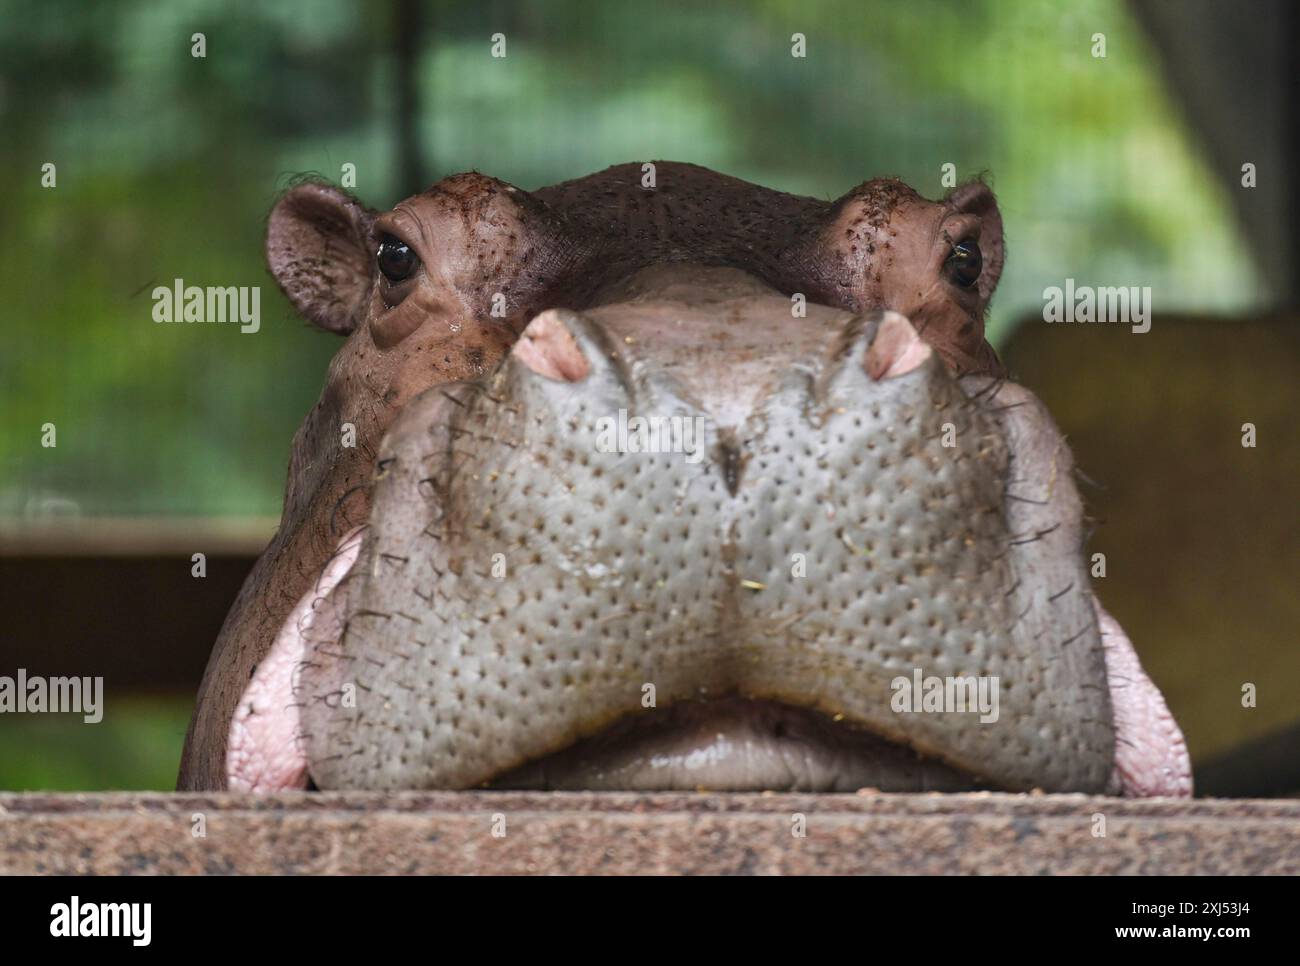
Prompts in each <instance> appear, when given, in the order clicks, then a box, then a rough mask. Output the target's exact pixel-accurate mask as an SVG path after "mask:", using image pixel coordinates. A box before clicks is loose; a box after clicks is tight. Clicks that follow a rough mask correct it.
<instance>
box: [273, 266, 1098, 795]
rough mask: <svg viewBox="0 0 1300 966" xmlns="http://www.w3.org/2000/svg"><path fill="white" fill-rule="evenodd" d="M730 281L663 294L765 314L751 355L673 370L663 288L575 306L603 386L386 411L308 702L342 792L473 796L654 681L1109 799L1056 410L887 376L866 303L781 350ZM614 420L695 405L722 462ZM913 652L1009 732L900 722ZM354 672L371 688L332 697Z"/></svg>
mask: <svg viewBox="0 0 1300 966" xmlns="http://www.w3.org/2000/svg"><path fill="white" fill-rule="evenodd" d="M728 271H729V270H699V271H698V272H695V273H689V272H688V273H680V272H672V273H669V272H664V273H661V274H663V275H667V276H669V277H670V278H672V279H673V280H674V283H675V284H676V285H677V286H678V287H679V292H682V293H686V292H689V291H690V284H691V283H690V281H689V279H691V278H695V281H696V283H697V284H698V285H699V287H700V288H701V289H708V290H709V291H711V292H713V293H720V292H727V291H733V292H734V293H735V294H736V296H737V297H736V299H733V300H726V299H721V298H720V297H718V296H716V294H715V299H717V300H716V301H713V302H711V303H709V300H708V299H704V298H688V299H686V300H685V301H678V302H675V303H674V308H673V310H672V311H671V312H670V313H668V314H671V315H673V316H674V317H675V318H676V320H677V321H678V322H680V323H681V324H682V326H683V327H684V328H686V329H687V330H688V331H690V332H693V333H695V334H696V335H697V336H698V335H699V334H700V333H707V332H710V331H711V330H712V322H711V320H712V319H713V318H714V317H715V316H721V317H729V318H735V319H739V320H742V322H749V323H751V324H749V325H741V326H739V327H740V328H743V329H745V330H746V331H747V332H748V333H749V339H750V343H749V345H748V346H747V347H746V348H745V349H743V350H742V349H740V348H738V347H735V346H731V345H729V344H728V343H727V342H726V341H724V342H723V344H722V345H720V346H719V345H717V344H715V345H714V346H713V347H712V348H711V349H707V350H700V349H699V348H698V346H697V347H696V349H695V351H694V352H693V353H692V354H691V358H692V360H693V365H691V366H689V367H686V369H685V370H683V369H682V368H681V367H677V368H674V367H673V366H672V365H670V362H671V360H672V358H673V357H674V355H675V354H676V352H675V349H674V347H673V345H672V344H671V343H669V342H666V341H665V340H663V339H660V338H657V337H655V336H648V334H647V333H646V332H645V330H644V328H642V326H643V324H644V320H645V319H646V318H654V317H655V315H656V312H657V310H659V309H660V308H661V306H660V303H658V302H656V301H655V300H654V299H651V298H647V299H645V300H642V301H638V302H635V303H631V304H629V303H627V302H624V301H620V302H617V303H614V304H613V305H610V306H607V307H605V308H604V309H603V310H600V309H597V310H595V311H593V313H592V315H593V318H586V317H583V316H579V315H576V314H572V313H569V314H568V315H567V316H565V317H564V318H563V319H562V320H561V324H563V325H565V326H567V328H568V330H569V332H570V333H571V334H572V335H573V337H574V341H575V342H576V345H577V348H578V350H579V351H580V352H581V354H582V355H583V356H584V357H585V358H586V360H587V361H588V363H589V372H588V373H587V374H586V375H585V377H584V378H583V379H582V380H581V381H579V382H575V383H570V382H567V381H563V380H557V379H551V378H547V377H544V376H541V375H539V374H537V373H536V372H534V371H532V370H531V369H529V368H527V367H526V366H524V365H521V364H519V362H518V360H517V359H516V358H513V357H512V358H511V359H510V360H509V361H508V362H507V364H506V365H505V366H504V367H503V368H502V369H501V370H500V371H499V372H498V373H497V374H496V375H495V376H494V377H493V378H492V379H490V380H488V381H487V382H486V383H485V384H483V385H482V386H477V387H463V388H461V387H458V388H457V390H456V391H455V392H454V393H451V392H433V393H427V394H425V395H423V396H421V397H420V398H419V399H417V400H415V401H414V402H412V403H411V404H410V405H409V406H408V407H407V408H406V411H405V412H403V414H402V415H401V417H399V419H398V420H397V421H396V422H395V423H394V425H393V427H392V429H391V430H390V431H389V433H388V436H387V437H386V439H385V441H384V444H383V445H382V447H381V449H380V453H379V457H378V459H379V466H380V467H381V471H380V473H379V476H378V479H377V481H376V484H375V488H374V492H373V495H372V512H371V517H370V528H369V531H368V533H367V535H366V543H365V546H364V548H363V550H362V555H361V559H360V562H359V565H358V566H357V567H356V568H355V569H354V570H353V572H352V575H351V576H350V577H349V578H348V580H347V581H345V585H346V586H344V585H341V586H340V588H339V589H338V590H336V592H335V595H334V596H335V597H338V598H340V599H339V600H326V601H324V602H323V603H322V606H325V607H333V608H336V609H337V610H338V611H339V612H340V614H341V617H340V621H339V622H340V623H341V624H342V625H343V626H345V627H346V628H347V630H346V632H345V633H344V635H343V637H342V640H341V641H339V642H337V643H335V642H334V641H332V640H327V641H321V642H319V644H318V645H317V648H318V651H319V653H320V656H317V657H315V658H312V659H309V661H308V664H307V667H306V669H305V671H304V674H303V676H302V679H301V682H300V683H301V687H300V689H299V691H298V692H297V693H296V694H297V697H298V699H299V701H300V703H301V706H302V708H303V721H304V730H305V731H306V733H307V734H308V735H309V736H310V738H309V739H308V754H309V757H310V759H311V762H312V775H313V777H314V779H315V781H316V783H317V784H318V785H320V786H321V787H326V788H426V787H427V788H447V787H451V788H457V787H471V786H473V785H476V784H479V783H481V782H484V781H486V780H488V779H490V778H492V777H493V776H495V775H497V774H498V773H500V772H502V771H504V770H506V769H509V768H513V767H516V766H519V765H521V764H523V763H525V762H527V761H531V760H534V759H537V758H539V757H542V756H544V755H547V754H550V753H554V752H556V751H559V750H561V749H563V748H565V747H567V746H568V745H570V744H571V743H572V742H574V741H575V740H577V739H579V738H585V737H589V736H591V735H594V734H596V733H598V732H600V731H601V730H603V729H604V728H606V727H608V726H609V725H610V724H612V723H614V722H615V721H617V720H619V719H620V718H621V717H623V716H626V715H633V714H637V713H649V712H645V711H644V709H643V708H642V705H641V697H642V688H643V685H644V684H645V683H646V682H650V683H653V684H654V686H655V688H656V691H657V707H660V708H662V707H665V706H668V705H670V704H672V703H674V702H677V701H683V700H691V699H696V700H705V699H708V698H710V697H716V696H719V695H728V694H736V693H738V694H740V695H742V696H744V697H748V698H759V699H768V700H773V701H778V702H781V703H783V704H786V705H792V706H797V707H813V708H816V709H818V710H820V711H823V712H825V713H826V714H827V715H830V716H841V717H842V718H844V719H847V720H848V721H849V722H853V723H857V724H861V725H865V726H867V727H869V728H870V729H871V730H872V731H873V732H875V733H877V734H881V735H884V736H887V737H889V738H892V739H894V740H896V741H899V742H900V743H904V744H906V745H907V746H909V747H912V748H914V749H916V750H918V751H921V752H923V753H925V754H927V755H929V756H932V757H935V758H938V759H940V760H943V761H947V762H949V763H951V764H953V765H955V766H957V767H959V768H961V769H963V770H964V771H966V772H968V773H972V774H974V775H976V776H979V777H980V778H983V779H986V780H989V781H991V782H993V783H995V784H997V785H999V786H1001V787H1006V788H1023V789H1028V788H1033V787H1041V788H1044V789H1047V790H1088V791H1103V790H1105V789H1106V788H1107V781H1108V779H1109V777H1110V772H1111V768H1112V764H1113V760H1114V747H1115V737H1114V732H1113V730H1112V728H1111V725H1110V720H1111V711H1110V704H1109V699H1108V694H1107V690H1106V686H1105V682H1106V674H1105V669H1104V665H1103V659H1102V652H1101V644H1100V637H1099V635H1098V632H1097V626H1096V622H1095V620H1094V618H1093V614H1092V610H1091V597H1090V594H1089V591H1088V584H1087V578H1086V574H1085V572H1084V570H1083V567H1082V562H1081V556H1080V554H1079V553H1078V543H1079V533H1078V519H1079V515H1080V509H1079V505H1078V500H1077V497H1076V496H1075V495H1074V493H1073V488H1072V485H1071V484H1070V482H1069V480H1068V475H1069V474H1068V469H1069V467H1068V453H1067V452H1065V451H1064V449H1063V447H1062V446H1061V444H1060V441H1059V438H1058V437H1056V435H1055V430H1054V428H1053V427H1052V426H1051V423H1050V419H1048V417H1047V416H1046V414H1045V412H1043V411H1042V410H1041V408H1038V409H1036V408H1035V407H1034V403H1033V400H1032V397H1028V395H1027V394H1025V393H1023V391H1018V390H1017V389H1016V387H1013V386H1006V385H1001V384H998V383H991V382H989V381H988V380H984V381H983V382H978V381H976V382H974V383H973V384H972V385H970V386H969V388H968V389H963V388H962V387H961V386H960V385H959V384H958V382H957V380H956V379H955V378H954V376H953V375H952V374H951V373H950V372H949V371H948V369H947V368H946V367H945V366H944V364H943V363H942V362H941V361H940V360H939V358H938V357H937V356H934V355H931V356H930V357H929V358H928V361H927V362H926V363H925V364H924V365H922V366H921V367H920V368H918V369H916V370H914V371H912V372H910V373H908V374H906V375H903V376H899V377H896V378H892V379H885V380H880V381H877V380H873V379H872V378H871V377H870V376H869V375H868V373H867V371H866V366H865V365H864V359H865V356H866V353H867V349H868V347H869V346H870V345H871V343H872V342H873V340H874V339H875V337H876V333H877V326H878V322H877V321H875V320H873V319H866V320H864V319H863V318H862V317H861V316H852V315H847V314H845V315H844V316H843V317H841V318H840V319H838V320H837V321H836V322H835V323H834V324H832V323H831V322H830V320H827V319H818V320H816V321H814V322H813V323H812V326H813V327H814V329H815V333H816V335H815V336H812V337H810V341H811V342H814V343H816V342H821V343H822V345H821V346H820V348H819V349H818V350H816V351H813V352H810V353H809V354H807V355H801V354H799V353H797V352H793V351H792V348H791V340H790V338H789V332H790V331H791V329H795V328H800V327H801V326H800V325H799V324H798V323H800V322H806V320H790V319H788V318H787V319H785V320H784V321H783V323H782V325H781V328H780V332H781V333H783V334H785V335H786V338H785V339H784V340H782V341H779V342H778V341H776V340H773V341H772V342H769V343H766V344H763V343H762V342H761V340H760V339H759V337H758V336H759V333H761V332H762V329H763V321H762V320H763V319H764V318H768V317H778V318H779V315H777V313H776V312H775V311H773V310H774V308H775V307H774V306H772V305H770V304H764V302H763V298H762V297H761V296H760V295H758V294H752V293H756V292H758V291H761V289H758V288H756V287H752V286H747V283H746V281H745V280H744V279H741V278H732V277H731V275H729V274H728ZM683 274H685V275H686V278H685V279H684V278H683V277H682V275H683ZM769 299H771V296H770V295H769ZM772 301H777V300H776V299H772ZM701 303H705V304H701ZM595 318H604V319H606V320H607V323H605V324H603V323H601V322H598V321H595ZM620 324H621V325H622V326H624V327H625V329H626V331H636V332H637V333H638V334H639V336H640V338H638V339H636V340H635V341H634V342H633V343H632V344H628V343H626V342H624V341H623V340H622V339H620V338H618V335H617V333H618V331H621V330H620V329H619V328H618V326H619V325H620ZM700 341H708V340H700ZM715 353H716V355H717V357H718V358H716V359H715V358H714V354H715ZM755 355H758V356H759V359H760V361H761V363H762V365H761V366H760V369H761V371H763V372H765V373H767V378H766V379H762V380H759V386H760V391H759V392H757V393H756V394H755V395H754V398H753V399H752V402H751V406H752V408H751V409H750V410H749V411H748V412H746V413H744V415H743V418H740V417H739V416H738V417H737V418H738V423H737V424H736V425H728V424H726V423H721V424H720V422H719V420H718V418H717V413H716V412H715V411H714V408H713V406H711V405H710V403H709V401H708V400H709V394H708V393H707V392H704V391H703V390H704V382H705V380H704V379H701V378H700V377H701V375H702V373H709V372H711V371H713V370H712V367H713V365H714V364H717V365H725V364H726V363H727V361H728V360H731V361H733V362H734V361H737V360H744V359H751V360H752V359H753V357H754V356H755ZM971 378H974V377H971ZM714 395H715V397H718V398H717V399H716V402H717V404H718V405H723V404H724V399H723V398H722V397H724V396H729V395H730V394H729V393H715V394H714ZM620 410H624V411H626V412H627V413H628V414H629V415H630V416H636V415H638V414H640V415H648V414H655V415H658V416H661V417H669V418H672V417H682V418H688V419H693V418H695V417H701V425H702V427H703V429H704V435H703V439H702V440H701V443H700V448H701V450H702V453H701V459H700V461H699V462H697V463H690V462H688V461H686V460H685V459H684V458H683V454H681V453H672V452H661V453H647V454H626V453H617V452H615V453H604V452H600V451H599V450H598V447H597V439H598V435H599V430H598V425H597V421H598V420H599V419H600V418H601V417H607V416H610V415H611V414H615V413H618V412H619V411H620ZM945 426H949V427H951V442H952V444H953V445H951V446H945V445H944V442H943V439H944V435H945V432H944V431H945ZM1035 436H1042V437H1045V438H1044V439H1036V438H1033V437H1035ZM1013 443H1014V444H1015V445H1016V449H1015V451H1014V452H1013ZM1011 490H1014V493H1010V492H1009V491H1011ZM1013 497H1014V498H1013ZM796 554H799V555H801V556H802V557H803V558H804V561H805V563H806V570H805V573H804V574H803V575H801V576H798V577H795V576H792V561H793V560H794V555H796ZM494 558H495V559H496V560H498V561H499V567H498V570H497V571H496V572H494V569H493V562H494ZM333 655H341V657H340V658H339V659H334V657H333ZM913 668H922V669H924V673H925V674H935V675H941V676H969V675H979V676H985V677H996V678H998V680H999V682H1000V685H1001V709H1000V718H999V720H998V721H996V722H991V723H980V722H979V721H978V720H977V719H976V718H975V717H974V716H971V715H953V714H917V715H899V714H897V713H895V712H894V711H893V710H891V704H890V697H891V693H892V692H891V690H890V681H891V680H892V679H894V678H895V677H896V676H898V675H905V676H906V675H910V674H911V673H912V669H913ZM348 683H352V684H353V685H354V686H355V689H356V692H357V700H356V701H355V702H353V703H351V704H350V705H348V704H340V703H339V702H338V701H337V700H331V696H333V695H337V694H340V693H342V690H343V688H344V686H345V685H346V684H348Z"/></svg>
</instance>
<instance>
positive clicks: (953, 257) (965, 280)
mask: <svg viewBox="0 0 1300 966" xmlns="http://www.w3.org/2000/svg"><path fill="white" fill-rule="evenodd" d="M943 267H944V270H945V271H946V272H947V273H948V277H949V278H950V279H952V281H954V282H956V283H957V284H958V285H960V286H961V287H962V288H970V287H971V286H973V285H974V284H975V283H976V282H978V281H979V277H980V272H981V271H982V270H983V268H984V256H983V255H982V254H980V246H979V242H977V241H975V240H974V239H973V238H967V239H964V240H962V241H959V242H958V243H957V244H955V245H953V246H952V252H951V253H950V254H949V255H948V260H947V261H945V262H944V263H943Z"/></svg>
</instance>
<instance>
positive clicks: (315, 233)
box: [266, 181, 375, 335]
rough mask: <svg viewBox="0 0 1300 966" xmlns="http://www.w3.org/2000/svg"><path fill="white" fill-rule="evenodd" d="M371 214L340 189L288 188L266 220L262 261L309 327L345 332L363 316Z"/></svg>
mask: <svg viewBox="0 0 1300 966" xmlns="http://www.w3.org/2000/svg"><path fill="white" fill-rule="evenodd" d="M373 219H374V212H372V211H370V210H369V209H368V208H366V207H365V206H364V205H362V204H361V203H360V202H359V201H357V199H356V198H354V197H352V196H351V195H350V194H348V193H347V192H346V191H343V190H342V189H341V188H336V187H334V186H333V185H330V184H325V183H323V182H319V181H307V182H303V183H302V184H299V185H295V186H294V187H293V188H290V189H289V190H288V191H287V192H286V193H285V194H284V196H283V197H282V198H281V199H280V200H279V201H278V202H277V203H276V205H275V208H274V209H272V211H271V217H270V218H269V219H267V223H266V264H267V265H268V267H270V269H271V274H272V275H274V276H275V280H276V282H277V283H278V284H279V286H280V290H281V291H283V292H284V294H285V295H287V296H288V297H289V301H290V302H292V303H293V307H294V308H295V309H297V310H298V312H299V313H300V314H301V315H302V316H303V317H304V318H306V319H307V320H308V321H310V322H311V323H312V324H313V325H315V326H317V327H318V328H321V329H327V330H328V331H330V332H338V333H340V334H342V335H347V334H348V333H350V332H351V331H352V330H353V329H355V328H356V327H357V324H358V323H359V322H360V321H361V320H362V319H363V318H364V316H365V311H366V302H367V299H368V297H369V295H370V286H371V284H372V283H373V281H374V266H375V253H374V252H372V251H371V250H370V223H371V221H372V220H373Z"/></svg>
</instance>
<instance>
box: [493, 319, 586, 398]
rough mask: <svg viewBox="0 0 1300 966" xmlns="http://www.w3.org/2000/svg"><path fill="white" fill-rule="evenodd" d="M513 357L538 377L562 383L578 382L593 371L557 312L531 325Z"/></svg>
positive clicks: (534, 320)
mask: <svg viewBox="0 0 1300 966" xmlns="http://www.w3.org/2000/svg"><path fill="white" fill-rule="evenodd" d="M512 354H513V355H514V357H515V358H516V359H518V360H519V361H520V362H522V363H523V364H524V365H525V366H527V367H528V368H529V369H531V370H532V371H533V372H535V373H537V374H538V375H541V376H545V377H546V378H548V379H555V380H558V381H560V382H578V381H580V380H582V379H585V378H587V375H588V374H589V373H590V372H591V363H590V362H588V361H587V357H586V356H585V355H583V352H582V349H580V348H579V347H578V342H577V340H576V339H574V337H573V333H572V332H570V331H569V329H568V327H567V326H566V325H565V324H564V322H563V321H562V319H561V317H560V313H559V312H557V311H555V310H554V309H548V310H546V311H545V312H543V313H541V314H540V315H538V316H537V317H536V318H535V319H533V321H531V322H529V323H528V327H527V328H526V329H524V331H523V334H522V335H521V336H520V337H519V341H518V342H516V343H515V347H514V349H513V350H512Z"/></svg>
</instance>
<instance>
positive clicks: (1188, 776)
mask: <svg viewBox="0 0 1300 966" xmlns="http://www.w3.org/2000/svg"><path fill="white" fill-rule="evenodd" d="M1092 602H1093V606H1094V607H1095V608H1096V610H1097V624H1098V626H1099V627H1100V628H1101V643H1102V647H1103V648H1104V649H1105V653H1106V678H1107V680H1108V681H1109V682H1110V703H1111V707H1112V709H1113V712H1114V715H1115V773H1116V774H1117V776H1118V777H1119V783H1120V788H1121V790H1122V791H1123V794H1124V796H1125V797H1126V798H1147V797H1151V796H1156V795H1165V796H1169V797H1171V798H1190V797H1191V795H1192V761H1191V758H1190V757H1189V756H1188V754H1187V742H1186V741H1184V740H1183V733H1182V731H1181V730H1180V729H1179V727H1178V723H1177V722H1176V721H1174V716H1173V715H1171V714H1170V713H1169V706H1168V705H1166V704H1165V699H1164V696H1163V695H1162V694H1161V693H1160V690H1159V688H1157V687H1156V686H1155V684H1154V682H1152V680H1151V679H1150V678H1149V677H1147V675H1146V672H1145V671H1143V670H1142V662H1141V661H1139V660H1138V656H1137V652H1136V651H1134V650H1133V645H1132V644H1131V643H1129V639H1128V635H1127V634H1125V633H1124V629H1123V628H1122V627H1120V626H1119V621H1117V620H1115V618H1113V617H1111V616H1110V614H1108V613H1106V609H1105V608H1104V607H1102V606H1101V601H1099V600H1097V598H1096V597H1094V598H1093V599H1092Z"/></svg>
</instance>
